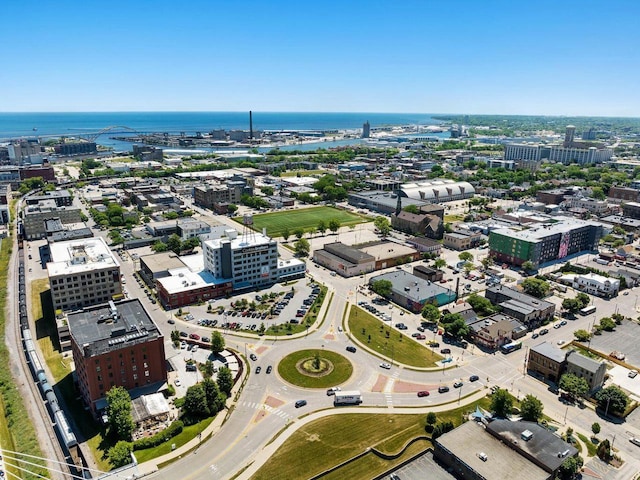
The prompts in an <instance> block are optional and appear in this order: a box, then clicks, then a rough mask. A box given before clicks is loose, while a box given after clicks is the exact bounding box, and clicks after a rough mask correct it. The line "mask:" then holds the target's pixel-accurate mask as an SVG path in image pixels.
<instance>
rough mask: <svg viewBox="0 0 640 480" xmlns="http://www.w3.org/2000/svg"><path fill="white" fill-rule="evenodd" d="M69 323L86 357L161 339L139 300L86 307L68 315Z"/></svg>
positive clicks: (74, 337)
mask: <svg viewBox="0 0 640 480" xmlns="http://www.w3.org/2000/svg"><path fill="white" fill-rule="evenodd" d="M112 305H113V306H115V311H114V309H113V308H112ZM67 322H68V325H69V331H70V332H71V336H72V337H73V339H74V341H75V343H76V344H77V345H78V346H79V347H80V349H81V350H82V351H83V352H84V356H85V357H91V356H95V355H100V354H103V353H106V352H108V351H110V350H118V349H120V348H123V347H126V346H128V345H134V344H138V343H144V342H146V341H148V340H149V339H155V338H159V337H161V336H162V334H161V333H160V331H159V330H158V327H157V326H156V324H155V323H153V320H151V317H150V316H149V314H148V313H147V311H146V310H145V309H144V307H143V306H142V303H140V300H137V299H133V300H125V301H123V302H118V303H113V302H110V303H108V304H103V305H98V306H95V307H89V308H85V309H84V310H80V311H78V312H75V313H70V314H69V315H67Z"/></svg>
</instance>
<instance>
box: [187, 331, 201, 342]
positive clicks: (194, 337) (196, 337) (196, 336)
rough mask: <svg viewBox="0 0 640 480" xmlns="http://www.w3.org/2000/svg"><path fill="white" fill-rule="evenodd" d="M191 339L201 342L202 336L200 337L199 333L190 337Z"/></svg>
mask: <svg viewBox="0 0 640 480" xmlns="http://www.w3.org/2000/svg"><path fill="white" fill-rule="evenodd" d="M189 338H192V339H194V340H200V335H198V334H197V333H192V334H190V335H189Z"/></svg>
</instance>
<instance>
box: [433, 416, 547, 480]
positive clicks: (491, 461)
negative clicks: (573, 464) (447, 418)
mask: <svg viewBox="0 0 640 480" xmlns="http://www.w3.org/2000/svg"><path fill="white" fill-rule="evenodd" d="M436 443H437V444H438V445H440V446H441V447H442V448H444V449H445V450H448V451H449V452H451V453H453V454H454V455H455V456H456V457H457V458H458V459H459V460H460V461H461V462H463V463H464V464H466V465H468V466H469V467H470V468H471V469H472V470H473V471H475V472H477V473H478V474H480V475H482V477H483V478H496V474H497V472H500V473H499V474H498V476H499V477H500V478H514V479H515V478H517V479H518V480H546V479H547V478H549V473H547V472H546V471H544V470H543V469H542V468H540V467H539V466H537V465H535V464H534V463H532V462H530V461H529V460H527V459H526V458H525V457H523V456H522V455H520V454H518V452H516V451H515V450H512V449H511V448H509V447H507V446H506V445H505V444H504V443H502V442H501V441H500V440H498V439H497V438H495V437H493V436H492V435H491V434H489V433H487V432H486V431H485V429H484V426H483V425H482V424H481V423H476V422H473V421H469V422H466V423H463V424H462V425H460V426H459V427H458V428H454V429H453V430H451V431H450V432H448V433H445V434H444V435H442V436H441V437H439V438H438V439H437V440H436ZM480 453H484V454H485V455H486V456H487V460H486V461H483V460H481V459H480V457H479V456H478V455H479V454H480Z"/></svg>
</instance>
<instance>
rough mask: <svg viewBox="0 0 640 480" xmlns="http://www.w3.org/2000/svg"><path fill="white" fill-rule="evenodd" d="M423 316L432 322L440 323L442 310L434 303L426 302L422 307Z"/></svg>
mask: <svg viewBox="0 0 640 480" xmlns="http://www.w3.org/2000/svg"><path fill="white" fill-rule="evenodd" d="M422 318H424V319H425V320H426V321H427V322H430V323H438V320H440V310H438V307H436V306H435V305H434V304H433V303H426V304H425V305H424V307H423V308H422Z"/></svg>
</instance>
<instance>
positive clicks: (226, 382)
mask: <svg viewBox="0 0 640 480" xmlns="http://www.w3.org/2000/svg"><path fill="white" fill-rule="evenodd" d="M218 388H219V389H220V391H221V392H223V393H225V394H226V395H227V396H229V395H230V394H231V389H232V388H233V376H232V375H231V370H229V369H228V368H227V367H220V370H218Z"/></svg>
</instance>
